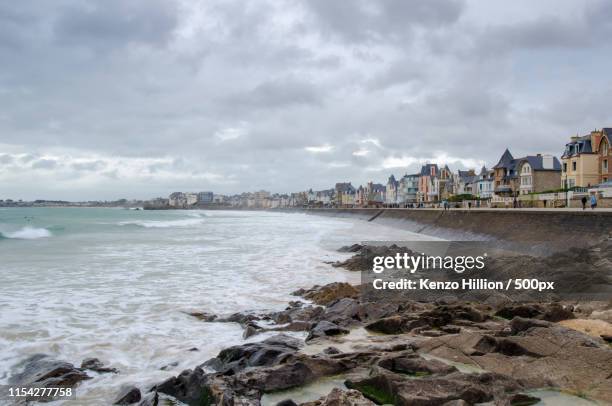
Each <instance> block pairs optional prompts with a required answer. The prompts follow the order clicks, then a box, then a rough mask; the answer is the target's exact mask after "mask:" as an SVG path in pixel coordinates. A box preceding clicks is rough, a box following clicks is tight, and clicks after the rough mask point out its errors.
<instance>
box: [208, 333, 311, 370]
mask: <svg viewBox="0 0 612 406" xmlns="http://www.w3.org/2000/svg"><path fill="white" fill-rule="evenodd" d="M301 345H303V343H302V341H301V340H298V339H296V338H294V337H290V336H288V335H285V334H279V335H276V336H273V337H270V338H267V339H266V340H264V341H262V342H258V343H247V344H243V345H236V346H233V347H229V348H226V349H224V350H222V351H221V352H220V353H219V354H218V355H217V356H216V357H215V358H212V359H211V360H208V361H206V362H205V363H204V365H203V366H206V367H209V368H212V369H214V370H216V371H219V372H222V373H226V374H227V373H231V374H234V373H236V372H238V371H241V370H242V369H244V368H246V367H253V366H272V365H277V364H279V363H282V362H284V361H287V360H288V359H289V358H291V357H292V356H293V355H294V354H295V352H296V351H297V350H298V348H300V346H301Z"/></svg>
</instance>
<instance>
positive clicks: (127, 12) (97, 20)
mask: <svg viewBox="0 0 612 406" xmlns="http://www.w3.org/2000/svg"><path fill="white" fill-rule="evenodd" d="M62 11H63V12H62V13H61V14H60V16H59V17H58V18H57V20H56V22H55V26H54V32H55V37H56V40H57V41H59V42H60V43H67V44H78V45H84V46H91V47H94V48H100V47H101V48H106V47H108V46H111V47H112V46H118V45H119V46H122V45H126V44H129V43H130V42H139V43H145V44H151V45H165V44H166V43H167V42H168V41H169V40H170V39H171V37H172V34H173V31H174V29H175V28H176V25H177V23H178V9H177V7H176V5H175V4H173V3H171V2H166V1H162V0H134V1H128V2H126V1H121V0H105V1H87V2H80V3H76V4H74V5H71V6H67V7H65V8H64V10H62Z"/></svg>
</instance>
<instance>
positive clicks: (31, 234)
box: [0, 226, 52, 240]
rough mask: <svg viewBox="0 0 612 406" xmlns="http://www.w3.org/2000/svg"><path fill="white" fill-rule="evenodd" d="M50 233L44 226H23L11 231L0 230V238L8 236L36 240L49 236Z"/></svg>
mask: <svg viewBox="0 0 612 406" xmlns="http://www.w3.org/2000/svg"><path fill="white" fill-rule="evenodd" d="M51 236H52V234H51V232H50V231H49V230H47V229H46V228H34V227H29V226H28V227H23V228H22V229H20V230H17V231H13V232H0V239H2V238H9V239H16V240H37V239H39V238H47V237H51Z"/></svg>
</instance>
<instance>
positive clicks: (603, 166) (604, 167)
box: [602, 159, 608, 172]
mask: <svg viewBox="0 0 612 406" xmlns="http://www.w3.org/2000/svg"><path fill="white" fill-rule="evenodd" d="M602 168H603V170H604V171H606V172H607V171H608V160H607V159H604V160H603V164H602Z"/></svg>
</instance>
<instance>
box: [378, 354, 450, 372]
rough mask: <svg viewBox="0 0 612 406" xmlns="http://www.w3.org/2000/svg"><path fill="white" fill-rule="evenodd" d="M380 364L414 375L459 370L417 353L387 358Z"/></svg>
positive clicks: (390, 369)
mask: <svg viewBox="0 0 612 406" xmlns="http://www.w3.org/2000/svg"><path fill="white" fill-rule="evenodd" d="M378 365H379V366H381V367H382V368H385V369H388V370H389V371H393V372H397V373H401V374H407V375H413V376H423V375H432V374H440V375H446V374H450V373H452V372H456V371H457V368H455V367H454V366H451V365H447V364H445V363H443V362H441V361H438V360H426V359H424V358H423V357H421V356H419V355H416V354H413V355H400V356H397V357H390V358H385V359H383V360H382V361H380V362H379V363H378Z"/></svg>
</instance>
